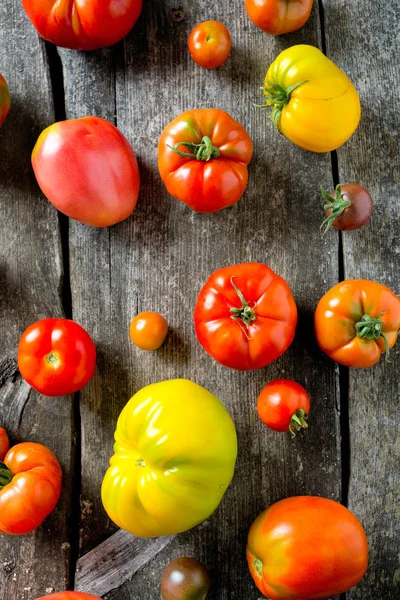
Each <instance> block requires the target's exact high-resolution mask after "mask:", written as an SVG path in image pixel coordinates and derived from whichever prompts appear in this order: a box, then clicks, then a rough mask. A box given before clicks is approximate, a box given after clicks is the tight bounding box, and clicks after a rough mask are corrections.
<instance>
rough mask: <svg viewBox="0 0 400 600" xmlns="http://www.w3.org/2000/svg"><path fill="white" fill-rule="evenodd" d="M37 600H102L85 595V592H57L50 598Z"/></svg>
mask: <svg viewBox="0 0 400 600" xmlns="http://www.w3.org/2000/svg"><path fill="white" fill-rule="evenodd" d="M36 600H101V598H100V597H99V596H93V594H85V592H57V593H56V594H50V596H42V597H41V598H37V599H36Z"/></svg>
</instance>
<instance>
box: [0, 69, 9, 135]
mask: <svg viewBox="0 0 400 600" xmlns="http://www.w3.org/2000/svg"><path fill="white" fill-rule="evenodd" d="M10 104H11V100H10V93H9V91H8V86H7V82H6V80H5V79H4V77H3V75H1V74H0V127H1V126H2V125H3V123H4V121H5V120H6V116H7V115H8V111H9V110H10Z"/></svg>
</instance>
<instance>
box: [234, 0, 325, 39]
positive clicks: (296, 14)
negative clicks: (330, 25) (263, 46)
mask: <svg viewBox="0 0 400 600" xmlns="http://www.w3.org/2000/svg"><path fill="white" fill-rule="evenodd" d="M312 5H313V0H245V7H246V10H247V13H248V15H249V17H250V19H251V20H252V21H253V23H254V24H255V25H257V27H259V28H260V29H262V30H263V31H265V32H266V33H272V34H274V35H279V34H281V33H289V32H290V31H296V30H297V29H300V27H303V25H304V24H305V23H306V21H307V20H308V18H309V16H310V13H311V9H312Z"/></svg>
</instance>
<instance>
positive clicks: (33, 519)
mask: <svg viewBox="0 0 400 600" xmlns="http://www.w3.org/2000/svg"><path fill="white" fill-rule="evenodd" d="M4 464H5V465H6V466H7V468H8V469H9V470H10V471H11V473H12V475H13V478H12V480H11V482H10V483H8V484H6V485H4V487H2V489H0V533H5V534H9V535H22V534H26V533H30V532H31V531H34V530H35V529H37V527H39V525H41V523H42V522H43V521H44V519H45V518H46V517H47V516H48V515H49V514H50V513H51V512H52V511H53V509H54V508H55V506H56V504H57V502H58V500H59V497H60V494H61V480H62V473H61V467H60V465H59V462H58V460H57V458H56V457H55V455H54V454H53V452H51V450H49V449H48V448H46V446H42V445H41V444H35V443H33V442H24V443H22V444H17V445H16V446H13V447H12V448H11V450H9V451H8V452H7V455H6V457H5V459H4Z"/></svg>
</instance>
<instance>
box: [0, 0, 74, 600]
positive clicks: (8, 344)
mask: <svg viewBox="0 0 400 600" xmlns="http://www.w3.org/2000/svg"><path fill="white" fill-rule="evenodd" d="M0 31H1V33H0V56H1V65H0V70H1V72H2V73H3V74H4V76H5V77H6V79H7V81H8V84H9V87H10V93H11V96H12V108H11V112H10V114H9V116H8V118H7V121H6V123H5V124H4V126H3V127H2V128H1V130H0V147H1V161H0V277H1V283H0V331H1V336H0V411H1V418H0V424H1V425H2V426H4V427H5V428H6V429H7V430H8V432H9V434H10V437H11V441H12V442H13V443H17V442H21V441H28V440H29V441H35V442H39V443H43V444H45V445H47V446H49V448H51V449H52V450H53V451H54V452H55V454H56V455H57V457H58V459H59V461H60V463H61V465H62V467H63V472H64V482H63V492H62V498H61V501H60V502H59V504H58V507H57V508H56V510H55V511H54V513H53V514H52V515H51V516H50V517H49V518H48V519H46V521H45V522H44V524H43V525H42V526H41V527H40V528H39V529H38V530H37V531H36V532H34V533H32V534H30V535H27V536H20V537H12V536H5V535H2V536H0V591H1V593H0V595H1V597H2V598H3V599H4V600H15V599H16V598H18V600H32V598H36V597H38V596H41V595H43V594H44V593H45V592H46V590H50V589H51V590H56V589H65V587H66V585H67V580H68V569H69V537H68V536H69V533H68V528H67V525H68V516H69V514H70V504H71V456H72V425H73V424H72V398H45V397H43V396H41V395H39V394H37V393H35V392H33V391H32V390H31V389H30V387H29V386H28V385H27V384H26V383H25V382H23V381H22V379H21V377H20V376H19V374H18V371H17V366H16V362H15V359H16V355H17V346H18V341H19V337H20V335H21V333H22V332H23V330H24V329H25V328H26V327H27V326H28V325H30V324H31V323H32V322H34V321H36V320H37V319H40V318H44V317H50V316H62V314H63V311H62V304H61V298H60V289H61V280H62V257H61V246H60V233H59V226H58V216H57V212H56V211H55V209H53V207H51V206H50V204H49V203H48V202H47V201H46V200H45V199H44V198H43V196H42V195H41V193H40V190H39V188H38V186H37V184H36V181H35V178H34V175H33V172H32V169H31V164H30V153H31V151H32V148H33V145H34V143H35V141H36V139H37V136H38V135H39V133H40V132H41V130H42V129H43V128H44V127H46V126H47V125H49V124H50V123H51V122H52V121H53V120H54V117H53V114H54V113H53V106H52V99H51V86H50V83H49V74H48V71H47V66H46V53H45V47H44V45H43V43H42V42H39V39H38V37H37V35H36V33H35V32H34V30H33V28H32V26H31V25H30V23H29V21H28V19H27V18H26V16H25V14H24V11H23V9H22V6H21V4H20V2H19V1H18V0H5V1H4V2H2V3H1V6H0ZM44 566H45V567H44Z"/></svg>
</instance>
